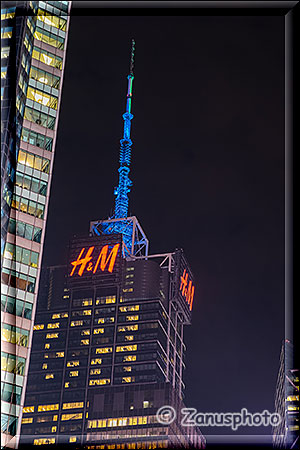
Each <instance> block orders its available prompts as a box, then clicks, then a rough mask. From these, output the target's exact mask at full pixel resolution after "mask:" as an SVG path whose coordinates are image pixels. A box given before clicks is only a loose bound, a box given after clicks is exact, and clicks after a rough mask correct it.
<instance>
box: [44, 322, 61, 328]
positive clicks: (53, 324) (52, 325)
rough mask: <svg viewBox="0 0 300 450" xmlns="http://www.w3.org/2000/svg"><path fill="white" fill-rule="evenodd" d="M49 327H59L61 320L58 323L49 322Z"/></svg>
mask: <svg viewBox="0 0 300 450" xmlns="http://www.w3.org/2000/svg"><path fill="white" fill-rule="evenodd" d="M47 328H48V329H49V328H59V322H56V323H48V325H47Z"/></svg>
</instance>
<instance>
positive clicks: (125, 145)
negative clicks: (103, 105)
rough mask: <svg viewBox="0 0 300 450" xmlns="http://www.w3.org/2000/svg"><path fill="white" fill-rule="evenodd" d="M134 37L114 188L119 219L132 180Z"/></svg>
mask: <svg viewBox="0 0 300 450" xmlns="http://www.w3.org/2000/svg"><path fill="white" fill-rule="evenodd" d="M134 46H135V42H134V39H132V41H131V57H130V71H129V75H128V77H127V78H128V88H127V99H126V112H125V113H124V114H123V119H124V133H123V139H121V140H120V143H121V147H120V168H119V169H118V170H119V185H118V187H116V188H115V195H116V200H115V213H114V218H115V219H120V218H124V217H127V215H128V202H129V199H128V192H130V186H131V185H132V181H131V180H130V179H129V172H130V168H129V166H130V161H131V146H132V140H131V139H130V127H131V120H132V119H133V114H131V100H132V85H133V79H134V75H133V64H134V50H135V47H134Z"/></svg>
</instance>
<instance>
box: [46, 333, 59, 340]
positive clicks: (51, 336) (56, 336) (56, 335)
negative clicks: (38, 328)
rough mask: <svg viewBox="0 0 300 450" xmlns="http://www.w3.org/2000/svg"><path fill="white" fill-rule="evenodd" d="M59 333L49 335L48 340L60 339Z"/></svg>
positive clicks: (47, 335)
mask: <svg viewBox="0 0 300 450" xmlns="http://www.w3.org/2000/svg"><path fill="white" fill-rule="evenodd" d="M58 335H59V333H47V334H46V339H56V338H58Z"/></svg>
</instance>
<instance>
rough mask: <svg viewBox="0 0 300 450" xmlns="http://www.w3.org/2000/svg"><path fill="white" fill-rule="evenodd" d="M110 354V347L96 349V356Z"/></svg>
mask: <svg viewBox="0 0 300 450" xmlns="http://www.w3.org/2000/svg"><path fill="white" fill-rule="evenodd" d="M110 352H112V347H103V348H96V354H99V353H110Z"/></svg>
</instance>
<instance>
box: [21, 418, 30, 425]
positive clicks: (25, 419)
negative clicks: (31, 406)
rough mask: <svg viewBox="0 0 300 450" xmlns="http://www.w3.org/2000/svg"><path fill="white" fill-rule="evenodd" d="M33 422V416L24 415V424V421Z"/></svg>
mask: <svg viewBox="0 0 300 450" xmlns="http://www.w3.org/2000/svg"><path fill="white" fill-rule="evenodd" d="M32 422H33V417H23V419H22V424H23V423H32Z"/></svg>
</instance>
